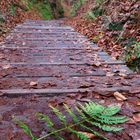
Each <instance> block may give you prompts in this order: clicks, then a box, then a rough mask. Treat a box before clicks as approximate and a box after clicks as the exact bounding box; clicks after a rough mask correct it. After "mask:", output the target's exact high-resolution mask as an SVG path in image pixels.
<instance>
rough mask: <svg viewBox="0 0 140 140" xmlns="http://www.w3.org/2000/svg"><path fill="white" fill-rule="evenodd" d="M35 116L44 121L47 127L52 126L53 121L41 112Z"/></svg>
mask: <svg viewBox="0 0 140 140" xmlns="http://www.w3.org/2000/svg"><path fill="white" fill-rule="evenodd" d="M36 116H37V117H38V118H39V120H42V121H45V122H46V123H47V126H48V127H49V128H51V127H53V126H54V123H53V122H52V121H51V119H50V118H49V117H48V116H47V115H44V114H42V113H37V114H36Z"/></svg>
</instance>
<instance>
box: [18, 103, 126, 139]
mask: <svg viewBox="0 0 140 140" xmlns="http://www.w3.org/2000/svg"><path fill="white" fill-rule="evenodd" d="M50 108H51V109H52V112H53V113H54V114H55V115H56V117H57V118H58V121H60V122H61V124H62V128H59V129H58V128H57V129H56V128H55V124H54V122H53V121H52V119H51V118H49V116H48V115H45V114H41V113H38V114H37V117H38V118H39V120H41V121H45V122H46V123H47V127H48V128H49V129H50V130H49V131H50V133H47V134H46V135H44V136H42V137H41V138H39V139H36V137H34V136H33V134H32V132H31V130H30V129H29V127H28V126H27V125H25V124H24V123H22V122H20V121H19V123H18V124H19V126H20V127H21V128H22V129H23V130H24V132H25V133H26V134H27V135H29V136H30V137H31V139H32V140H44V139H46V138H48V137H55V138H57V139H59V140H64V139H63V138H62V137H61V136H60V134H61V132H63V131H67V130H68V131H70V132H72V133H73V134H75V135H76V136H77V137H79V138H80V139H81V140H89V139H88V137H87V136H86V135H85V133H82V132H80V131H77V130H74V128H79V127H81V128H83V129H84V130H85V131H88V132H90V133H92V134H94V135H96V136H98V137H101V138H103V139H105V140H107V138H105V137H104V136H102V135H101V134H99V133H98V132H96V131H94V130H92V128H91V127H89V126H91V125H92V126H95V127H98V128H100V129H102V130H103V131H107V132H118V131H121V130H123V128H121V127H115V126H112V125H114V124H120V123H124V122H126V121H127V120H128V118H127V117H125V116H115V115H116V114H117V113H118V112H119V111H120V108H118V107H104V106H102V105H100V104H97V103H94V102H90V103H86V104H85V105H82V104H79V106H77V107H75V111H76V112H74V111H73V110H72V109H71V108H70V107H69V106H67V105H66V104H64V109H65V111H66V112H67V115H69V116H70V117H71V119H72V122H71V123H69V122H67V119H66V116H65V115H64V114H63V113H62V112H61V111H60V110H58V109H57V108H55V107H52V106H50Z"/></svg>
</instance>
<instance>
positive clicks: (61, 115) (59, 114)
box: [50, 106, 67, 126]
mask: <svg viewBox="0 0 140 140" xmlns="http://www.w3.org/2000/svg"><path fill="white" fill-rule="evenodd" d="M50 108H51V109H52V111H53V112H54V113H55V114H56V116H57V117H58V119H59V120H60V121H61V123H62V124H64V125H65V126H66V125H67V121H66V116H65V115H63V113H62V112H61V111H59V110H58V109H57V108H54V107H53V106H50Z"/></svg>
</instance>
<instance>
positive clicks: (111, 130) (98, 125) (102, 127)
mask: <svg viewBox="0 0 140 140" xmlns="http://www.w3.org/2000/svg"><path fill="white" fill-rule="evenodd" d="M87 122H88V123H90V124H92V125H94V126H97V127H99V128H100V129H102V130H104V131H108V132H118V131H121V130H123V128H121V127H113V126H108V125H102V124H100V123H97V122H91V121H87Z"/></svg>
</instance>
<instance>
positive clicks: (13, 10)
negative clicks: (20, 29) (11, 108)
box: [10, 4, 16, 16]
mask: <svg viewBox="0 0 140 140" xmlns="http://www.w3.org/2000/svg"><path fill="white" fill-rule="evenodd" d="M10 13H11V15H12V16H14V15H15V13H16V7H15V6H14V5H13V4H11V6H10Z"/></svg>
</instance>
